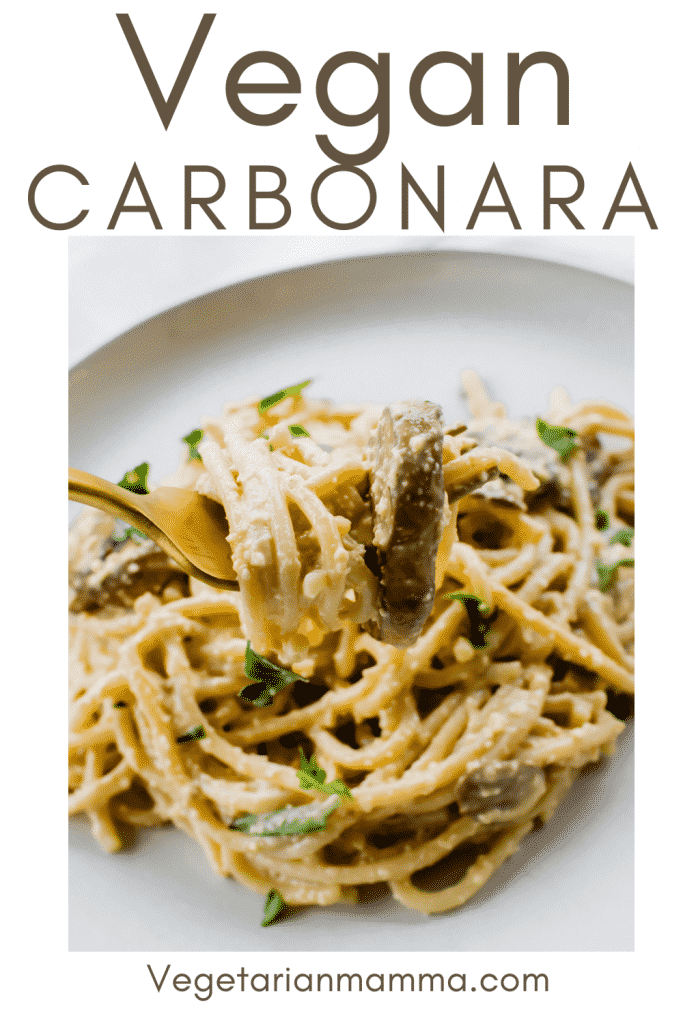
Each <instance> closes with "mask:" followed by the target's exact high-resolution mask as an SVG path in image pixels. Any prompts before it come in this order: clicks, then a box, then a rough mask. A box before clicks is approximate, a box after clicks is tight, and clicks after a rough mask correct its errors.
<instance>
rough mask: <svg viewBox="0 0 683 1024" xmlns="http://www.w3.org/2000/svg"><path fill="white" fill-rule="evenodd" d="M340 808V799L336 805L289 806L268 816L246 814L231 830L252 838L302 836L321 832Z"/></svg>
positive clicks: (234, 823) (325, 803)
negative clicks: (333, 812)
mask: <svg viewBox="0 0 683 1024" xmlns="http://www.w3.org/2000/svg"><path fill="white" fill-rule="evenodd" d="M338 806H339V798H338V797H337V799H336V800H335V801H334V803H329V802H328V801H327V800H323V801H320V802H319V803H313V804H304V805H303V806H302V807H292V806H291V805H289V804H288V805H287V807H281V808H280V809H279V810H277V811H270V812H269V813H268V814H245V815H244V817H242V818H237V819H236V820H235V821H233V823H232V825H231V826H230V828H234V829H236V830H237V831H238V832H245V833H246V834H247V835H250V836H300V835H304V834H305V833H307V832H321V831H322V830H323V829H324V828H325V826H326V825H327V819H328V818H329V816H330V815H331V814H332V811H334V810H336V808H337V807H338Z"/></svg>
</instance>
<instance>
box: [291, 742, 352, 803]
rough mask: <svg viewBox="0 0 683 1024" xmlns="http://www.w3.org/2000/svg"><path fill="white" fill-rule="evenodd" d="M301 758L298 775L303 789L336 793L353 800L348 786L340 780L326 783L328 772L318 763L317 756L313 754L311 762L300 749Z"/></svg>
mask: <svg viewBox="0 0 683 1024" xmlns="http://www.w3.org/2000/svg"><path fill="white" fill-rule="evenodd" d="M299 757H300V761H299V771H298V772H297V773H296V774H297V775H298V776H299V785H300V786H301V788H302V789H319V790H320V792H321V793H329V794H333V793H334V794H337V795H338V796H345V797H346V798H347V799H348V800H353V797H352V795H351V792H350V790H349V788H348V786H345V785H344V783H343V782H341V780H340V779H335V780H334V782H325V779H326V778H327V772H326V771H325V769H324V768H320V767H319V765H318V764H317V763H316V760H315V754H311V760H310V761H308V760H306V755H305V754H304V752H303V750H302V749H301V747H299Z"/></svg>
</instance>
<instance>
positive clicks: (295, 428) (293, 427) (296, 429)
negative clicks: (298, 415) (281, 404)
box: [289, 423, 311, 437]
mask: <svg viewBox="0 0 683 1024" xmlns="http://www.w3.org/2000/svg"><path fill="white" fill-rule="evenodd" d="M289 432H290V434H291V435H292V437H310V436H311V435H310V434H309V433H308V431H307V430H304V428H303V427H300V426H299V424H298V423H290V425H289Z"/></svg>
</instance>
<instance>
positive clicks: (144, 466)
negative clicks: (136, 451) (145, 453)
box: [119, 462, 149, 494]
mask: <svg viewBox="0 0 683 1024" xmlns="http://www.w3.org/2000/svg"><path fill="white" fill-rule="evenodd" d="M148 473H149V462H141V463H140V465H139V466H136V467H135V469H129V470H128V472H127V473H124V474H123V477H122V479H121V480H119V487H124V488H125V489H126V490H127V491H132V492H133V494H149V488H148V486H147V474H148Z"/></svg>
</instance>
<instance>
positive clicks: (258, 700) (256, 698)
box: [238, 640, 305, 708]
mask: <svg viewBox="0 0 683 1024" xmlns="http://www.w3.org/2000/svg"><path fill="white" fill-rule="evenodd" d="M244 673H245V675H246V676H247V678H248V679H253V680H254V681H255V682H254V683H248V684H247V686H244V687H243V688H242V689H241V690H240V692H239V695H238V696H240V697H242V698H243V700H248V701H249V702H250V703H251V704H255V705H256V707H257V708H267V707H268V706H269V705H270V704H272V703H273V697H274V696H275V694H276V693H278V692H279V691H280V690H284V688H285V686H289V684H290V683H295V682H296V681H297V679H300V680H301V681H302V682H305V680H304V679H303V677H302V676H298V675H297V674H296V672H292V671H290V669H288V668H281V667H280V665H274V664H273V662H272V661H268V659H267V658H264V657H263V655H262V654H257V653H256V651H255V650H253V648H252V646H251V643H250V642H249V641H248V640H247V650H246V653H245V655H244ZM256 683H257V684H258V685H255V684H256Z"/></svg>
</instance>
